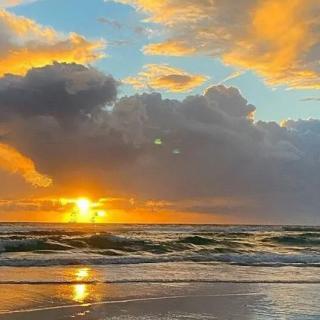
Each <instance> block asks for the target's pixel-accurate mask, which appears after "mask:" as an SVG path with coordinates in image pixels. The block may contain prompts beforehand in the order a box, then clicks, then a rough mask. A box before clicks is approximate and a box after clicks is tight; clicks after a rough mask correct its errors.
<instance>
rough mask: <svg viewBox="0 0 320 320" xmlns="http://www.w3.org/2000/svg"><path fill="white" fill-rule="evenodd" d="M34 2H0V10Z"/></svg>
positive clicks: (3, 0)
mask: <svg viewBox="0 0 320 320" xmlns="http://www.w3.org/2000/svg"><path fill="white" fill-rule="evenodd" d="M35 1H36V0H0V8H8V7H15V6H18V5H20V4H25V3H31V2H35Z"/></svg>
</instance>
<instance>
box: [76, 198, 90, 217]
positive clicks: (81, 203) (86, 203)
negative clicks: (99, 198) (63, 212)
mask: <svg viewBox="0 0 320 320" xmlns="http://www.w3.org/2000/svg"><path fill="white" fill-rule="evenodd" d="M76 206H77V207H78V209H79V212H80V214H82V215H89V214H90V207H91V201H90V200H89V199H87V198H80V199H78V200H77V201H76Z"/></svg>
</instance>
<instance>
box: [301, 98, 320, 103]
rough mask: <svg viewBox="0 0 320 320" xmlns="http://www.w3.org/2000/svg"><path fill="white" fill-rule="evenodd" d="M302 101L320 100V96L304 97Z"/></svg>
mask: <svg viewBox="0 0 320 320" xmlns="http://www.w3.org/2000/svg"><path fill="white" fill-rule="evenodd" d="M300 101H302V102H308V101H320V97H307V98H303V99H301V100H300Z"/></svg>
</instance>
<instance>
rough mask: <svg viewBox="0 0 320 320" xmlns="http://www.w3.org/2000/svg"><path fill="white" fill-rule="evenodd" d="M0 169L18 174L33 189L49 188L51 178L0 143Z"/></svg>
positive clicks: (19, 154) (13, 150)
mask: <svg viewBox="0 0 320 320" xmlns="http://www.w3.org/2000/svg"><path fill="white" fill-rule="evenodd" d="M0 169H1V170H4V171H6V172H9V173H17V174H20V175H21V176H22V177H23V178H24V180H25V181H26V182H28V183H30V184H32V185H33V186H35V187H44V188H46V187H49V186H50V185H51V184H52V180H51V178H49V177H48V176H46V175H43V174H41V173H39V172H38V171H37V170H36V167H35V164H34V163H33V161H32V160H31V159H29V158H27V157H26V156H24V155H23V154H21V153H20V152H19V151H17V150H16V149H14V148H13V147H11V146H9V145H7V144H3V143H0Z"/></svg>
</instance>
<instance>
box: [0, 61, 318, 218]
mask: <svg viewBox="0 0 320 320" xmlns="http://www.w3.org/2000/svg"><path fill="white" fill-rule="evenodd" d="M116 86H117V83H116V81H115V80H113V78H111V77H106V76H103V75H102V74H100V73H99V72H97V71H95V70H94V69H92V68H85V67H80V66H76V65H71V66H67V65H55V66H52V67H46V68H43V69H34V70H32V71H30V73H29V74H28V75H27V76H26V77H25V78H21V77H19V78H16V77H6V78H3V79H1V80H0V88H1V89H0V112H1V113H2V114H4V115H6V117H5V118H3V117H2V119H6V120H5V121H2V127H3V128H6V129H5V130H4V129H3V130H2V132H3V134H2V140H4V142H5V143H8V144H10V145H13V146H14V147H16V148H18V150H21V152H24V154H27V155H28V156H30V157H31V158H32V159H33V160H34V161H35V162H36V163H37V165H38V167H39V169H41V170H42V172H44V173H46V174H48V175H50V176H51V177H52V178H53V179H54V182H55V186H56V187H57V188H59V187H60V188H67V187H68V186H69V187H70V189H75V188H78V187H79V188H80V187H82V186H83V187H87V188H91V187H92V186H95V187H96V188H99V192H101V195H105V194H108V195H115V196H126V197H130V198H131V197H132V198H135V199H139V201H147V200H153V201H155V203H157V201H165V202H168V203H170V205H169V207H170V208H174V209H175V210H176V211H179V210H182V211H186V212H190V211H192V212H199V213H201V212H205V213H208V212H210V211H212V213H215V214H219V213H220V214H229V215H230V214H233V215H234V216H239V217H241V216H246V217H251V218H252V219H256V221H259V220H260V221H264V222H266V221H271V222H275V221H278V222H283V221H286V222H288V221H296V222H307V220H308V219H309V220H308V221H311V220H310V219H313V218H315V217H317V216H318V208H319V205H318V195H317V190H319V187H320V179H319V178H320V177H319V164H320V162H319V161H320V151H319V150H320V148H319V147H320V121H318V120H307V121H302V120H301V121H287V122H285V123H283V125H282V126H280V125H279V124H277V123H275V122H257V123H254V122H253V121H252V120H251V118H252V114H253V112H254V110H255V107H254V106H252V105H251V104H249V103H248V102H247V101H246V100H245V99H244V98H243V97H242V95H241V94H240V92H239V91H238V90H237V89H235V88H227V87H225V86H221V85H220V86H214V87H211V88H209V89H208V90H207V91H206V92H205V93H204V94H203V95H199V96H189V97H187V98H186V99H184V100H183V101H178V100H172V99H163V98H162V97H161V95H160V94H158V93H152V94H142V95H135V96H130V97H123V98H121V99H119V100H118V101H116V102H115V104H114V107H113V109H112V111H107V110H106V109H105V108H103V106H104V105H106V104H107V103H110V102H112V101H114V99H115V94H116ZM13 92H14V93H15V94H13ZM18 92H19V94H17V93H18ZM53 92H54V94H53ZM32 102H34V103H32ZM68 123H73V125H72V126H66V124H68ZM215 199H220V200H219V202H218V203H217V202H216V200H215ZM234 201H235V202H234ZM188 203H189V204H188ZM179 208H180V209H179ZM268 219H270V220H268Z"/></svg>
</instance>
